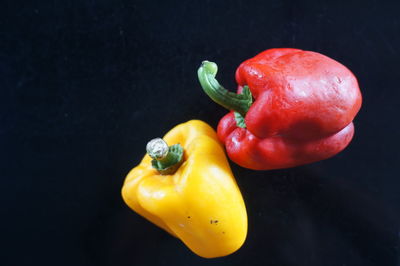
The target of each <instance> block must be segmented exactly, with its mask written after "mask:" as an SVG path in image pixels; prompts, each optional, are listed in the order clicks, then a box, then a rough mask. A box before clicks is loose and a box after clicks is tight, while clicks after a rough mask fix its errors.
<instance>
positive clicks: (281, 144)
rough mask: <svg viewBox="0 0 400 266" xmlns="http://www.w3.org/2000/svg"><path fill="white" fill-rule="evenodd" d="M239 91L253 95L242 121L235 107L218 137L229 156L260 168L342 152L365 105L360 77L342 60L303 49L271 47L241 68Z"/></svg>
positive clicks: (315, 158) (280, 166)
mask: <svg viewBox="0 0 400 266" xmlns="http://www.w3.org/2000/svg"><path fill="white" fill-rule="evenodd" d="M236 81H237V83H238V93H240V92H241V91H242V89H243V87H244V86H248V88H249V89H250V91H251V94H252V96H253V98H254V100H253V103H252V104H251V106H250V108H249V109H248V111H247V112H246V114H245V116H244V121H245V125H246V128H241V127H238V126H237V123H236V121H235V117H234V112H233V111H231V112H230V113H229V114H227V115H226V116H225V117H223V118H222V120H221V121H220V123H219V125H218V137H219V138H220V140H221V141H222V142H223V143H225V147H226V150H227V153H228V155H229V157H230V158H231V159H232V160H233V161H234V162H236V163H237V164H239V165H241V166H243V167H246V168H250V169H255V170H269V169H278V168H289V167H294V166H299V165H303V164H307V163H311V162H315V161H319V160H323V159H327V158H329V157H331V156H333V155H335V154H337V153H339V152H340V151H342V150H343V149H344V148H345V147H346V146H347V145H348V144H349V142H350V141H351V139H352V137H353V134H354V126H353V123H352V121H353V119H354V117H355V116H356V114H357V112H358V111H359V109H360V107H361V101H362V100H361V93H360V90H359V86H358V83H357V80H356V78H355V77H354V75H353V74H352V73H351V72H350V70H349V69H347V68H346V67H345V66H343V65H342V64H340V63H338V62H337V61H335V60H333V59H331V58H329V57H326V56H324V55H322V54H319V53H316V52H311V51H302V50H299V49H290V48H281V49H269V50H266V51H264V52H262V53H260V54H258V55H257V56H255V57H253V58H251V59H249V60H246V61H245V62H243V63H242V64H241V65H240V66H239V68H238V69H237V71H236Z"/></svg>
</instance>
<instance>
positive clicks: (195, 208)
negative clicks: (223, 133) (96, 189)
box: [122, 120, 247, 258]
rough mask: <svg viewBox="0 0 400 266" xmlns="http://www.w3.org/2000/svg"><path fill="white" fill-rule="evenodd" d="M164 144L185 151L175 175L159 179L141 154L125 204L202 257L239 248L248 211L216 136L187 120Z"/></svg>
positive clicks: (126, 188)
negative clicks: (176, 145)
mask: <svg viewBox="0 0 400 266" xmlns="http://www.w3.org/2000/svg"><path fill="white" fill-rule="evenodd" d="M163 139H164V140H165V141H166V142H167V143H168V145H173V144H178V143H179V144H180V145H181V146H182V147H183V150H184V155H183V163H182V164H181V165H180V167H179V168H178V170H177V171H176V172H175V173H174V174H172V175H161V174H159V173H158V172H157V171H156V170H155V169H154V168H153V167H152V165H151V158H150V157H149V156H148V155H145V156H144V158H143V160H142V161H141V163H140V164H139V165H138V166H136V167H135V168H133V169H132V170H131V171H130V173H129V174H128V176H127V177H126V180H125V183H124V185H123V188H122V197H123V199H124V201H125V202H126V204H127V205H128V206H129V207H130V208H131V209H132V210H134V211H135V212H137V213H138V214H140V215H141V216H143V217H145V218H146V219H147V220H149V221H151V222H152V223H154V224H156V225H157V226H159V227H161V228H163V229H164V230H166V231H167V232H169V233H170V234H171V235H173V236H175V237H177V238H179V239H181V240H182V241H183V242H184V243H185V244H186V246H187V247H188V248H189V249H191V250H192V251H193V252H194V253H196V254H197V255H199V256H201V257H205V258H214V257H221V256H225V255H228V254H231V253H232V252H234V251H236V250H237V249H239V248H240V247H241V246H242V244H243V242H244V240H245V238H246V234H247V213H246V208H245V205H244V202H243V198H242V195H241V193H240V190H239V188H238V186H237V184H236V181H235V179H234V177H233V175H232V172H231V169H230V167H229V164H228V161H227V159H226V156H225V153H224V150H223V146H222V145H221V144H220V142H219V141H218V138H217V135H216V133H215V131H214V130H213V129H212V128H211V127H210V126H209V125H207V124H206V123H204V122H202V121H199V120H191V121H189V122H186V123H183V124H180V125H178V126H176V127H175V128H173V129H172V130H171V131H169V132H168V133H167V134H166V135H165V136H164V138H163Z"/></svg>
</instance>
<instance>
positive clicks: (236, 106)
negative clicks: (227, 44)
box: [197, 61, 253, 117]
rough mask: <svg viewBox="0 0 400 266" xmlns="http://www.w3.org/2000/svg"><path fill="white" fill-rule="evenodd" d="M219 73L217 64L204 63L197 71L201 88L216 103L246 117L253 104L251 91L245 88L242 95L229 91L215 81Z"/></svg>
mask: <svg viewBox="0 0 400 266" xmlns="http://www.w3.org/2000/svg"><path fill="white" fill-rule="evenodd" d="M217 72H218V66H217V64H215V63H213V62H209V61H203V62H202V64H201V66H200V68H199V70H198V71H197V75H198V77H199V81H200V84H201V87H202V88H203V90H204V92H205V93H206V94H207V95H208V96H209V97H210V98H211V99H212V100H213V101H214V102H216V103H218V104H219V105H222V106H223V107H225V108H226V109H228V110H233V111H235V112H238V113H239V114H241V115H242V116H243V117H244V116H245V115H246V113H247V111H248V110H249V108H250V106H251V104H252V103H253V97H252V95H251V92H250V90H249V89H248V87H247V86H244V88H243V92H242V94H236V93H233V92H230V91H228V90H227V89H225V88H224V87H223V86H222V85H220V84H219V82H218V81H217V80H216V79H215V76H216V74H217Z"/></svg>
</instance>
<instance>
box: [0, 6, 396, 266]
mask: <svg viewBox="0 0 400 266" xmlns="http://www.w3.org/2000/svg"><path fill="white" fill-rule="evenodd" d="M399 9H400V5H399V4H398V3H396V1H392V2H382V1H360V2H359V3H356V2H351V1H350V2H349V1H345V2H344V1H343V2H341V1H244V0H234V1H210V0H203V1H179V2H178V1H175V2H173V1H172V2H171V1H158V2H153V1H38V2H36V1H30V2H29V1H25V3H23V4H19V3H17V2H16V1H15V2H14V1H4V4H3V5H2V9H1V11H0V12H1V13H2V14H1V16H0V85H1V87H0V91H1V97H0V101H1V103H0V123H1V128H0V147H1V148H0V152H1V160H0V162H1V163H0V167H1V177H2V185H1V189H2V193H1V198H2V210H1V225H2V236H1V240H2V242H3V248H2V249H1V251H0V253H1V256H0V264H1V265H43V266H44V265H68V266H71V265H74V266H80V265H113V266H119V265H279V266H285V265H307V266H312V265H324V266H326V265H340V266H350V265H363V266H367V265H381V266H385V265H400V264H399V263H400V259H399V220H398V218H399V216H398V214H399V210H400V197H399V188H400V187H399V186H400V181H399V180H400V179H399V174H398V171H397V167H398V166H399V164H400V160H399V159H400V158H399V157H400V156H399V147H400V145H399V144H400V143H399V137H400V126H399V118H398V114H399V109H400V103H399V96H400V88H399V76H400V75H399V61H400V53H399V47H400V17H399ZM273 47H295V48H300V49H305V50H312V51H316V52H320V53H322V54H325V55H328V56H329V57H332V58H334V59H335V60H338V61H339V62H341V63H343V64H344V65H346V66H347V67H348V68H350V69H351V70H352V71H353V72H354V74H355V75H356V76H357V78H358V80H359V84H360V87H361V90H362V94H363V106H362V109H361V111H360V112H359V114H358V116H357V117H356V119H355V126H356V133H355V136H354V139H353V141H352V143H351V144H350V146H349V147H348V148H347V149H346V150H345V151H343V152H342V153H340V154H339V155H337V156H335V157H334V158H331V159H328V160H325V161H321V162H318V163H314V164H310V165H306V166H301V167H296V168H291V169H284V170H274V171H252V170H248V169H244V168H241V167H239V166H237V165H235V164H234V163H231V166H232V169H233V171H234V173H235V175H236V177H237V182H238V184H239V186H240V188H241V191H242V193H243V197H244V199H245V202H246V205H247V210H248V219H249V231H248V237H247V241H246V242H245V244H244V245H243V247H242V248H241V249H240V250H239V251H237V252H236V253H234V254H232V255H230V256H227V257H224V258H218V259H212V260H207V259H203V258H200V257H198V256H196V255H194V254H193V253H191V252H190V251H189V250H188V249H187V248H186V247H185V246H184V245H183V244H182V243H181V242H180V241H179V240H177V239H175V238H173V237H171V236H169V235H168V234H167V233H165V232H164V231H162V230H161V229H159V228H157V227H156V226H154V225H152V224H150V223H149V222H147V221H146V220H145V219H143V218H141V217H140V216H139V215H137V214H135V213H134V212H132V211H130V210H129V208H128V207H127V206H126V205H125V204H124V203H123V201H122V199H121V197H120V189H121V186H122V183H123V181H124V178H125V175H126V174H127V172H128V171H129V170H130V169H131V168H133V167H134V166H135V165H136V164H137V163H138V162H139V160H140V159H141V158H142V156H143V154H144V147H145V145H146V143H147V141H148V140H149V139H151V138H154V137H157V136H162V135H163V134H164V133H165V132H166V131H168V130H169V129H170V128H172V127H173V126H174V125H176V124H179V123H181V122H184V121H187V120H190V119H202V120H205V121H207V122H208V123H209V124H211V125H212V126H213V127H214V128H215V127H216V125H217V123H218V120H219V118H220V117H222V116H223V115H224V114H225V113H226V111H225V110H224V109H223V108H221V107H219V106H217V105H216V104H214V103H212V102H211V101H210V100H209V98H208V97H207V96H206V95H205V94H204V93H203V91H202V90H201V87H200V86H199V83H198V81H197V76H196V71H197V68H198V66H199V64H200V62H201V61H202V60H204V59H208V60H212V61H215V62H217V63H218V64H219V67H220V72H219V74H218V77H219V80H220V82H221V83H222V84H224V85H225V86H226V87H227V88H230V89H231V90H233V89H234V88H235V87H236V86H235V81H234V72H235V69H236V67H237V66H238V65H239V64H240V62H242V61H244V60H245V59H247V58H250V57H252V56H254V55H256V54H257V53H259V52H261V51H263V50H265V49H268V48H273Z"/></svg>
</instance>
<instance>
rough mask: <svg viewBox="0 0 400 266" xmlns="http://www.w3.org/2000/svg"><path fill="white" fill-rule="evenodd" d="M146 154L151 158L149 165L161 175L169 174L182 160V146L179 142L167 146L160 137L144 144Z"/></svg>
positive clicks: (172, 172) (173, 171)
mask: <svg viewBox="0 0 400 266" xmlns="http://www.w3.org/2000/svg"><path fill="white" fill-rule="evenodd" d="M146 151H147V154H148V155H149V156H150V157H151V158H152V159H153V160H152V161H151V165H152V166H153V168H155V169H156V170H157V171H158V172H159V173H160V174H161V175H171V174H174V173H175V172H176V170H178V168H179V166H180V165H181V164H182V162H183V160H182V159H183V148H182V146H181V145H180V144H175V145H172V146H168V144H167V143H166V142H165V141H164V140H163V139H161V138H155V139H152V140H150V141H149V142H148V143H147V145H146Z"/></svg>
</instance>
